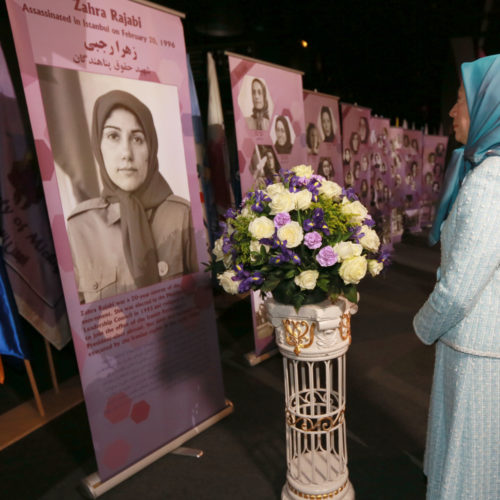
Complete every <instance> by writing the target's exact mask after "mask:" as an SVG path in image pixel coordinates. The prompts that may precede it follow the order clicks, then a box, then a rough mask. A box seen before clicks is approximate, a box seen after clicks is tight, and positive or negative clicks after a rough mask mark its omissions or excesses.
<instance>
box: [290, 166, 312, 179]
mask: <svg viewBox="0 0 500 500" xmlns="http://www.w3.org/2000/svg"><path fill="white" fill-rule="evenodd" d="M292 172H293V173H294V174H295V175H296V176H297V177H305V178H306V179H309V177H311V175H313V173H314V172H313V169H312V168H311V166H310V165H297V166H296V167H293V168H292Z"/></svg>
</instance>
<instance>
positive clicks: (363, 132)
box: [358, 116, 370, 144]
mask: <svg viewBox="0 0 500 500" xmlns="http://www.w3.org/2000/svg"><path fill="white" fill-rule="evenodd" d="M358 133H359V138H360V140H361V142H362V144H366V143H367V142H368V138H369V137H370V127H369V126H368V118H366V116H362V117H361V118H360V119H359V128H358Z"/></svg>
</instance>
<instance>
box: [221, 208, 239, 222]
mask: <svg viewBox="0 0 500 500" xmlns="http://www.w3.org/2000/svg"><path fill="white" fill-rule="evenodd" d="M237 215H238V214H237V213H236V210H235V209H234V208H228V209H227V210H226V213H225V214H224V218H225V219H234V218H235V217H236V216H237Z"/></svg>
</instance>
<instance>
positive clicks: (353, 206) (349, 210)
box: [340, 197, 368, 224]
mask: <svg viewBox="0 0 500 500" xmlns="http://www.w3.org/2000/svg"><path fill="white" fill-rule="evenodd" d="M340 211H341V212H342V213H343V214H344V215H346V216H347V217H348V218H349V221H350V222H353V223H354V224H361V223H362V222H363V220H364V219H365V218H366V216H367V215H368V210H367V209H366V208H365V206H364V205H363V204H362V203H361V202H360V201H358V200H356V201H349V200H348V199H347V198H345V197H344V199H343V200H342V205H341V207H340Z"/></svg>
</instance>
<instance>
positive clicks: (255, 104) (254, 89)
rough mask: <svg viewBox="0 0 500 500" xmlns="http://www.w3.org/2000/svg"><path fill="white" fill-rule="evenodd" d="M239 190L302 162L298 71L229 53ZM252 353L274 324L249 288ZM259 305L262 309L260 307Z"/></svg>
mask: <svg viewBox="0 0 500 500" xmlns="http://www.w3.org/2000/svg"><path fill="white" fill-rule="evenodd" d="M228 57H229V71H230V76H231V89H232V94H233V108H234V123H235V127H236V142H237V146H238V162H239V168H240V182H241V194H242V195H244V194H245V193H246V192H247V191H249V190H251V189H252V188H255V187H261V188H263V187H265V185H266V181H273V179H274V176H275V174H276V173H277V172H279V170H280V169H284V170H288V169H289V168H291V167H293V166H295V165H300V164H303V163H305V161H306V143H305V126H304V103H303V98H302V73H301V72H298V71H295V70H292V69H289V68H283V67H280V66H275V65H273V64H269V63H265V62H262V61H256V60H255V59H250V58H246V57H244V56H239V55H237V54H231V53H228ZM251 295H252V310H253V322H254V333H255V353H256V354H257V355H258V354H260V353H262V352H264V351H266V350H268V349H269V348H271V347H272V346H273V345H274V338H273V329H272V328H270V327H269V325H270V323H268V322H267V320H266V318H265V317H263V316H262V315H261V314H260V312H262V310H263V308H262V307H261V300H260V299H259V298H258V297H257V296H256V294H255V293H253V292H252V294H251ZM259 311H260V312H259Z"/></svg>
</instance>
